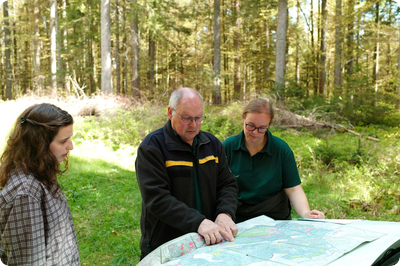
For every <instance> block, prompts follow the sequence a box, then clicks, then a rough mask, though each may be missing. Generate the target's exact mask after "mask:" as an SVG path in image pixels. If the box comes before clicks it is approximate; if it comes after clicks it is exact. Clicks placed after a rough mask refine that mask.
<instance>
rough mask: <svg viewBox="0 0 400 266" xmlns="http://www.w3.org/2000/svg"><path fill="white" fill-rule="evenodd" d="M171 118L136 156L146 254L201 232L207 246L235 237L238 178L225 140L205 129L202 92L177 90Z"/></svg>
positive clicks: (144, 254) (151, 135)
mask: <svg viewBox="0 0 400 266" xmlns="http://www.w3.org/2000/svg"><path fill="white" fill-rule="evenodd" d="M168 118H169V120H168V121H167V123H166V124H165V125H164V127H163V128H160V129H158V130H156V131H154V132H152V133H150V134H149V135H147V136H146V137H145V139H144V140H143V142H142V143H141V144H140V146H139V149H138V152H137V159H136V163H135V166H136V176H137V180H138V184H139V188H140V192H141V194H142V215H141V220H140V227H141V232H142V237H141V240H140V249H141V252H142V254H141V259H143V258H144V257H145V256H146V255H147V254H149V253H150V252H151V251H152V250H154V249H155V248H157V247H158V246H160V245H162V244H164V243H165V242H168V241H169V240H172V239H174V238H176V237H179V236H182V235H184V234H186V233H190V232H197V233H199V234H200V235H201V236H203V237H204V240H205V242H206V244H207V245H212V244H216V243H219V242H221V241H222V240H223V239H225V240H228V241H234V236H235V235H236V234H237V230H238V229H237V227H236V224H235V223H234V218H235V211H236V197H237V189H238V187H237V183H236V180H235V177H234V176H233V175H232V173H231V172H230V170H229V167H228V164H227V161H226V156H225V152H224V150H223V148H222V144H221V142H220V141H219V140H218V139H217V138H216V137H215V136H213V135H211V134H210V133H206V132H203V131H201V130H200V126H201V123H202V121H203V120H204V119H205V115H204V103H203V98H202V97H201V95H200V94H199V93H198V92H197V91H195V90H193V89H191V88H181V89H178V90H176V91H174V92H173V93H172V94H171V97H170V100H169V106H168Z"/></svg>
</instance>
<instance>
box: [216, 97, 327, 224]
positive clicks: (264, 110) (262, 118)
mask: <svg viewBox="0 0 400 266" xmlns="http://www.w3.org/2000/svg"><path fill="white" fill-rule="evenodd" d="M273 118H274V112H273V109H272V106H271V104H270V103H269V102H267V101H266V100H264V99H254V100H252V101H250V102H249V103H248V105H247V106H246V107H245V108H244V110H243V113H242V123H243V131H242V132H240V133H239V134H237V135H235V136H232V137H229V138H227V139H226V140H225V141H224V142H223V143H222V145H223V146H224V149H225V152H226V156H227V158H228V163H229V167H230V169H231V171H232V173H233V174H234V175H235V177H236V180H237V182H238V185H239V192H238V201H237V204H238V206H237V211H236V222H242V221H245V220H248V219H250V218H254V217H257V216H259V215H266V216H269V217H271V218H273V219H276V220H289V219H291V206H293V208H294V209H295V211H296V212H297V213H298V214H299V215H300V216H301V217H303V218H324V217H325V216H324V214H323V213H322V212H320V211H318V210H312V211H311V210H310V207H309V205H308V200H307V197H306V195H305V193H304V190H303V188H302V187H301V181H300V177H299V173H298V170H297V165H296V162H295V159H294V155H293V152H292V150H291V149H290V147H289V145H288V144H287V143H286V142H284V141H283V140H282V139H280V138H278V137H275V136H273V135H272V134H271V132H270V131H269V130H268V128H269V126H270V125H271V123H272V119H273Z"/></svg>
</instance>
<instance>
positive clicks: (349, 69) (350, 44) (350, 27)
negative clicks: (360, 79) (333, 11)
mask: <svg viewBox="0 0 400 266" xmlns="http://www.w3.org/2000/svg"><path fill="white" fill-rule="evenodd" d="M354 5H355V2H354V0H348V2H347V15H348V19H347V21H348V24H347V60H346V61H347V63H346V73H347V78H348V79H349V78H350V77H351V75H352V74H353V67H354V56H353V54H354V19H355V13H354Z"/></svg>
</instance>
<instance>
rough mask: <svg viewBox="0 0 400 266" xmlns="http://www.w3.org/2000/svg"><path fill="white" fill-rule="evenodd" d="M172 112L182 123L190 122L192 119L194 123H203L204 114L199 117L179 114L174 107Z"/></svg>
mask: <svg viewBox="0 0 400 266" xmlns="http://www.w3.org/2000/svg"><path fill="white" fill-rule="evenodd" d="M173 110H174V112H175V113H176V114H177V115H178V116H179V118H180V119H181V121H182V123H184V124H190V123H192V121H194V122H196V124H198V125H200V124H201V123H203V120H204V119H206V116H205V115H203V116H199V117H190V116H185V117H183V116H181V115H180V114H178V113H177V112H176V111H175V109H173Z"/></svg>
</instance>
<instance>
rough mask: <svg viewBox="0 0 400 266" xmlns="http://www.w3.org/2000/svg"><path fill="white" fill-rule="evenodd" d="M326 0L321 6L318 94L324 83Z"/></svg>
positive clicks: (323, 88)
mask: <svg viewBox="0 0 400 266" xmlns="http://www.w3.org/2000/svg"><path fill="white" fill-rule="evenodd" d="M326 1H327V0H322V6H321V47H320V53H321V55H320V58H319V67H320V72H319V90H318V92H319V95H324V94H325V84H326V27H327V16H328V12H327V7H326Z"/></svg>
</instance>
